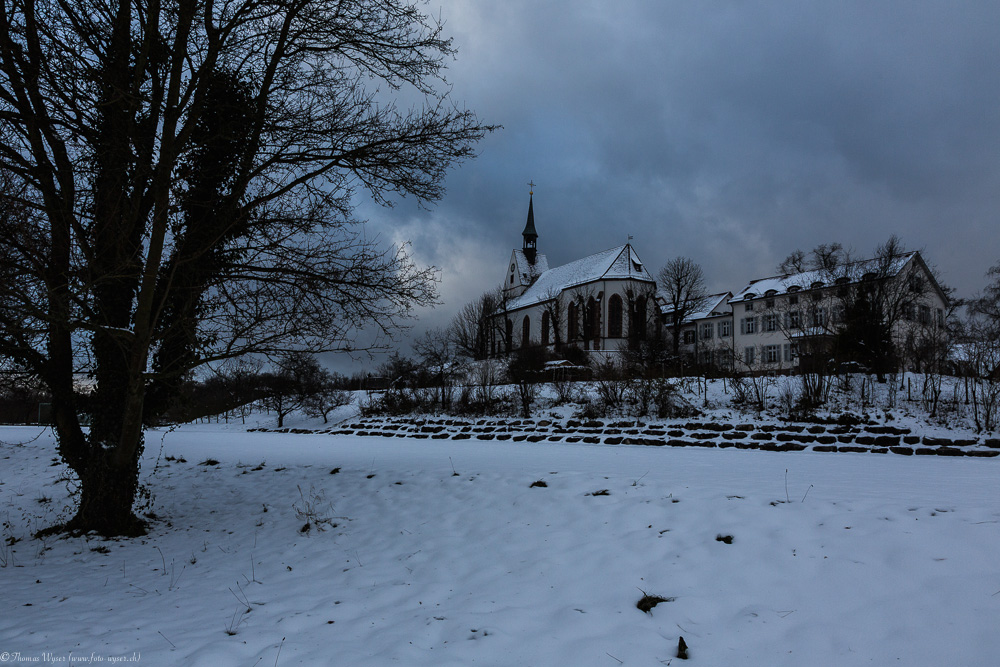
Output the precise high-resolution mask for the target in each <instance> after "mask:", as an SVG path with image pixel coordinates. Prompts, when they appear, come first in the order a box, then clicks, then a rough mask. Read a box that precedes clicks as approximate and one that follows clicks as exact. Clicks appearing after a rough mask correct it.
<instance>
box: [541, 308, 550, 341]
mask: <svg viewBox="0 0 1000 667" xmlns="http://www.w3.org/2000/svg"><path fill="white" fill-rule="evenodd" d="M548 344H549V311H547V310H543V311H542V345H548Z"/></svg>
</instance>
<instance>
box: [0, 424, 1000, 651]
mask: <svg viewBox="0 0 1000 667" xmlns="http://www.w3.org/2000/svg"><path fill="white" fill-rule="evenodd" d="M313 425H314V426H315V425H316V424H313ZM244 428H246V427H244V426H237V425H233V424H230V425H225V424H220V425H215V424H212V425H205V424H202V425H198V424H189V425H185V426H182V427H180V428H177V429H174V430H157V431H152V432H150V433H149V434H148V437H147V448H146V452H145V455H144V462H143V476H142V477H143V483H144V484H146V485H148V487H149V488H150V490H151V492H152V495H153V501H152V509H153V511H154V512H155V513H156V514H157V516H158V517H159V519H158V520H157V521H155V522H154V523H153V524H152V526H151V529H150V533H149V535H148V536H146V537H145V538H141V539H134V540H103V539H99V538H96V537H93V536H89V537H75V538H47V539H45V540H39V539H33V538H32V537H31V536H30V533H31V532H33V531H35V530H37V529H38V528H42V527H44V526H46V525H50V524H51V523H54V522H55V521H56V520H57V517H59V516H60V515H62V516H63V517H65V515H66V514H65V513H66V512H67V511H68V510H67V509H64V507H65V506H66V505H67V503H68V495H67V490H66V482H65V481H59V480H60V478H61V477H62V476H63V475H64V474H65V472H66V470H65V468H64V467H63V466H61V465H59V464H55V463H54V462H53V459H54V458H55V457H56V454H55V449H54V442H53V439H52V436H51V433H50V432H48V431H45V432H43V433H41V435H40V437H38V438H37V439H35V440H31V439H32V438H34V437H35V436H39V432H38V430H37V429H31V428H28V427H3V428H0V440H2V441H3V443H4V444H2V445H0V461H2V468H0V471H2V472H0V519H2V520H3V521H4V522H5V525H4V529H3V531H4V537H5V538H10V537H13V538H20V539H19V541H17V542H16V543H14V544H13V545H7V544H6V542H5V543H4V544H3V545H0V582H2V583H3V599H4V601H5V603H6V604H5V605H4V607H5V613H4V614H3V615H2V616H0V652H5V653H0V660H2V659H4V656H7V657H6V659H7V661H11V662H13V661H14V659H13V656H15V655H19V656H20V657H19V659H20V660H21V661H24V660H25V659H26V658H36V657H37V658H39V661H40V662H43V663H44V662H45V661H48V662H56V661H63V663H64V664H68V663H69V662H70V654H72V661H76V662H86V661H89V660H90V659H91V656H92V655H93V656H95V657H97V656H99V657H103V658H104V661H105V662H110V661H111V659H112V658H114V657H119V658H122V657H135V658H137V661H138V662H139V663H140V664H152V665H161V664H184V665H213V666H216V665H223V666H224V665H256V664H258V663H259V664H261V665H325V664H337V665H391V664H399V665H417V666H419V665H435V666H437V665H479V664H481V665H597V666H603V665H607V666H609V667H616V666H617V665H620V664H625V665H657V664H674V665H679V664H684V663H681V661H680V660H678V659H677V658H676V657H675V655H676V647H677V642H678V638H679V637H680V636H683V637H684V639H685V642H686V643H687V644H688V646H689V656H690V659H691V660H690V664H702V665H804V664H808V665H837V666H844V665H873V664H874V665H885V664H904V665H943V664H950V665H992V664H996V660H997V658H996V656H997V655H998V654H1000V633H997V632H996V628H997V627H998V623H1000V571H998V567H997V554H998V553H1000V532H998V529H997V528H998V524H997V522H998V521H1000V494H998V493H997V481H998V474H1000V467H998V462H997V459H972V458H966V457H956V458H950V457H936V456H927V457H901V456H876V455H871V454H843V453H840V454H822V453H814V452H794V453H791V452H790V453H774V452H759V451H739V450H734V449H727V450H720V449H695V448H665V447H625V446H609V445H579V444H566V443H558V444H552V443H536V444H531V443H526V442H524V443H510V442H496V441H490V442H480V441H444V440H433V441H432V440H413V439H409V438H373V437H368V438H362V437H357V436H333V435H329V434H310V435H301V434H299V435H296V434H280V433H256V432H255V433H247V432H245V431H244V430H243V429H244ZM16 443H23V444H16ZM168 457H169V458H170V459H174V460H167V459H168ZM178 458H183V459H186V462H182V461H180V460H178ZM209 458H211V459H215V460H217V461H218V462H219V463H218V465H200V462H202V461H205V460H206V459H209ZM338 468H339V471H338V472H337V473H336V474H331V471H333V470H334V469H338ZM455 473H457V474H455ZM536 480H544V481H545V482H546V483H547V487H544V488H538V487H536V488H531V487H530V485H531V483H532V482H534V481H536ZM605 489H606V490H607V491H608V495H593V494H594V492H597V491H602V490H605ZM46 499H49V500H48V501H46ZM306 505H312V507H313V509H314V510H315V512H316V513H317V514H316V515H315V516H314V517H313V518H314V519H315V518H317V517H318V518H320V519H327V520H328V521H329V523H336V524H337V525H336V526H335V527H332V526H331V527H327V528H326V529H325V530H322V531H320V530H317V529H316V528H313V529H312V530H310V531H309V532H308V533H301V532H299V531H300V529H301V528H302V526H303V524H304V523H305V521H306V520H307V518H306V517H305V516H304V514H303V513H302V511H303V510H305V511H306V513H308V508H307V507H306ZM296 508H298V509H299V510H300V512H299V513H298V514H297V513H296ZM313 523H315V522H313ZM320 527H323V526H322V525H320ZM726 535H731V536H732V537H733V540H732V544H726V543H724V542H722V541H717V540H716V537H717V536H726ZM4 565H6V566H4ZM643 592H646V593H649V594H651V595H660V596H663V597H668V598H675V599H674V600H673V601H671V602H662V603H660V604H659V605H658V606H656V607H655V608H654V609H652V610H651V612H650V613H648V614H646V613H643V612H641V611H640V610H638V609H637V608H636V606H635V604H636V602H637V601H638V600H639V599H640V597H642V595H643ZM247 608H249V609H251V611H249V613H246V610H247ZM227 627H228V628H229V630H230V631H231V632H233V634H227V632H226V630H227ZM43 654H48V658H47V660H45V661H43V660H42V659H43V657H44V656H43ZM81 657H82V658H85V660H82V661H81V660H80V658H81Z"/></svg>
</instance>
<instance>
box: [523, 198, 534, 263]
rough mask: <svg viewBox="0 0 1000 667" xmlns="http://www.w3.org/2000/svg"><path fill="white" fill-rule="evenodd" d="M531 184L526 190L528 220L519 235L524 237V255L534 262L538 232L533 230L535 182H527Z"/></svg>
mask: <svg viewBox="0 0 1000 667" xmlns="http://www.w3.org/2000/svg"><path fill="white" fill-rule="evenodd" d="M528 185H529V186H531V188H532V189H531V190H530V191H529V192H528V221H527V222H526V223H525V224H524V231H523V232H521V236H523V237H524V246H523V251H524V256H525V257H527V258H528V261H529V262H531V263H532V264H534V263H535V255H536V253H537V250H538V248H537V244H538V232H536V231H535V207H534V196H535V190H534V187H535V184H534V183H528Z"/></svg>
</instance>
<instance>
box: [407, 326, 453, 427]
mask: <svg viewBox="0 0 1000 667" xmlns="http://www.w3.org/2000/svg"><path fill="white" fill-rule="evenodd" d="M413 351H414V352H416V353H417V356H418V357H419V358H420V362H421V363H422V364H423V366H424V368H425V369H426V370H427V371H428V372H429V374H430V378H429V379H430V381H431V383H432V384H433V387H434V392H435V394H436V402H437V404H438V405H439V406H441V408H442V409H444V410H447V409H448V408H449V407H450V405H451V396H452V379H453V378H452V370H453V367H454V363H455V355H454V351H453V349H452V338H451V336H450V335H449V332H448V331H446V330H444V329H432V330H430V331H426V332H424V335H423V336H421V337H420V338H418V339H417V340H415V341H413Z"/></svg>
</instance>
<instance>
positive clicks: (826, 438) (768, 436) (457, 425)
mask: <svg viewBox="0 0 1000 667" xmlns="http://www.w3.org/2000/svg"><path fill="white" fill-rule="evenodd" d="M248 430H250V431H268V430H271V431H273V432H281V433H330V434H333V435H360V436H376V437H387V438H391V437H398V438H404V437H405V438H417V439H432V440H510V441H513V442H524V441H527V442H543V441H545V442H583V443H587V444H605V445H645V446H650V447H663V446H667V447H716V448H720V449H726V448H736V449H759V450H764V451H771V452H791V451H803V450H812V451H814V452H857V453H870V454H888V453H892V454H901V455H904V456H914V455H916V456H922V455H935V456H977V457H995V456H998V455H1000V439H997V438H977V437H975V436H969V437H966V438H960V439H950V438H940V437H930V436H923V435H920V434H917V433H913V432H911V430H910V429H909V428H899V427H895V426H886V425H882V424H875V423H870V424H856V425H843V424H836V423H831V424H793V423H783V424H729V423H722V422H712V421H687V422H676V423H673V422H671V423H667V422H658V421H642V420H639V421H615V420H604V419H602V420H577V419H566V420H560V419H457V418H448V417H440V418H437V417H427V418H407V417H385V418H368V419H360V420H357V421H354V422H352V423H350V424H341V425H339V426H337V427H332V428H327V429H318V430H310V429H287V428H286V429H276V430H275V429H262V428H261V429H248Z"/></svg>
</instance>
